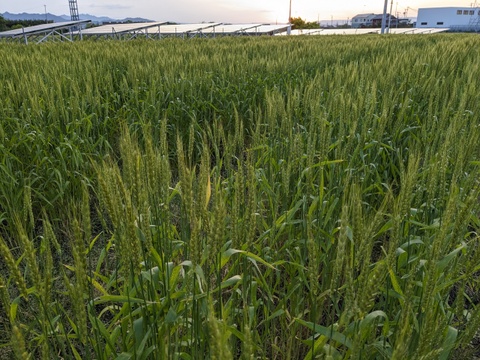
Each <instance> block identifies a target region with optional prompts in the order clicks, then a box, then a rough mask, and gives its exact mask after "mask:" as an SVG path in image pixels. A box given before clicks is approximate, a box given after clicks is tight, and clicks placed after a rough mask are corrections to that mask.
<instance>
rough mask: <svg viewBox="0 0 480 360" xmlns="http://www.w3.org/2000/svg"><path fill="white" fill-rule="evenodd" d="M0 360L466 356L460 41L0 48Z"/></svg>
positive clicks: (473, 281) (475, 122) (471, 214)
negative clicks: (0, 359)
mask: <svg viewBox="0 0 480 360" xmlns="http://www.w3.org/2000/svg"><path fill="white" fill-rule="evenodd" d="M0 55H1V56H0V69H1V70H0V80H1V81H0V138H1V141H0V356H1V357H2V358H19V359H27V358H30V359H37V358H39V359H51V358H64V359H120V360H124V359H125V360H126V359H229V358H231V359H245V360H246V359H249V360H251V359H305V360H307V359H441V360H446V359H450V358H472V357H474V356H479V355H480V351H479V349H478V348H475V345H474V344H475V343H478V336H479V334H478V329H479V327H480V296H479V293H480V278H479V274H480V247H479V245H480V244H479V240H480V235H479V231H480V218H479V216H480V203H479V199H480V182H479V175H480V173H479V170H480V142H479V141H478V139H479V136H480V103H479V102H478V89H479V88H480V68H479V67H478V59H479V55H480V50H479V47H478V39H477V37H475V36H474V35H461V34H442V35H429V36H388V37H380V36H361V37H337V36H332V37H319V38H315V37H306V38H301V37H298V38H290V37H282V38H252V39H249V38H236V39H233V38H230V39H227V38H224V39H215V40H213V39H210V40H207V39H192V40H189V41H182V40H178V39H166V40H163V41H158V42H149V41H140V40H136V41H130V42H115V41H112V42H88V41H84V42H77V43H73V44H63V43H62V44H52V43H49V44H43V45H41V46H20V45H15V44H6V43H0Z"/></svg>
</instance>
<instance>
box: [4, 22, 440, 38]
mask: <svg viewBox="0 0 480 360" xmlns="http://www.w3.org/2000/svg"><path fill="white" fill-rule="evenodd" d="M88 22H89V21H88V20H81V21H66V22H59V23H52V24H42V25H36V26H30V27H26V28H21V29H15V30H10V31H4V32H0V38H19V37H22V38H25V42H27V40H26V39H27V37H29V36H42V34H43V35H44V36H45V38H46V37H48V36H49V34H53V33H55V32H56V33H57V34H58V35H60V36H62V34H61V32H60V31H61V30H65V29H68V30H69V33H70V35H71V34H73V33H74V32H77V33H78V34H80V38H83V37H84V36H86V37H96V38H98V37H113V38H127V39H128V38H136V37H138V36H145V37H148V38H162V37H171V36H182V37H185V36H186V37H194V36H205V37H214V36H217V35H218V36H223V35H226V36H235V35H250V36H256V35H365V34H379V33H380V29H372V28H365V29H338V28H337V29H302V30H291V31H288V30H289V24H280V25H269V24H223V23H198V24H172V23H169V22H167V21H157V22H144V23H127V24H120V23H118V24H108V25H102V26H98V27H92V28H89V29H83V30H82V29H81V27H82V26H84V25H85V24H86V23H88ZM448 30H449V29H448V28H418V29H417V28H398V29H397V28H392V29H389V30H388V33H390V34H434V33H439V32H445V31H448ZM63 37H64V36H63ZM42 40H43V39H42Z"/></svg>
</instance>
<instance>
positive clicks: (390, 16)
mask: <svg viewBox="0 0 480 360" xmlns="http://www.w3.org/2000/svg"><path fill="white" fill-rule="evenodd" d="M392 8H393V0H392V2H391V3H390V14H388V32H390V29H391V27H392Z"/></svg>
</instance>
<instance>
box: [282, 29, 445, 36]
mask: <svg viewBox="0 0 480 360" xmlns="http://www.w3.org/2000/svg"><path fill="white" fill-rule="evenodd" d="M448 30H449V29H448V28H441V29H440V28H398V29H397V28H392V29H389V30H388V33H389V34H436V33H441V32H445V31H448ZM367 34H380V29H376V28H375V29H372V28H365V29H302V30H292V31H291V34H290V35H367ZM278 35H287V33H281V34H278Z"/></svg>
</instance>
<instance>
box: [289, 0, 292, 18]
mask: <svg viewBox="0 0 480 360" xmlns="http://www.w3.org/2000/svg"><path fill="white" fill-rule="evenodd" d="M291 20H292V0H290V7H289V8H288V22H290V21H291Z"/></svg>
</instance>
